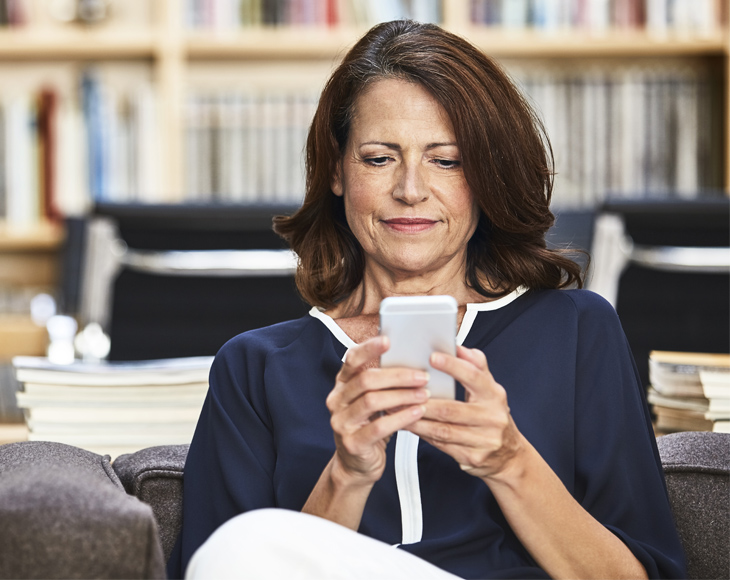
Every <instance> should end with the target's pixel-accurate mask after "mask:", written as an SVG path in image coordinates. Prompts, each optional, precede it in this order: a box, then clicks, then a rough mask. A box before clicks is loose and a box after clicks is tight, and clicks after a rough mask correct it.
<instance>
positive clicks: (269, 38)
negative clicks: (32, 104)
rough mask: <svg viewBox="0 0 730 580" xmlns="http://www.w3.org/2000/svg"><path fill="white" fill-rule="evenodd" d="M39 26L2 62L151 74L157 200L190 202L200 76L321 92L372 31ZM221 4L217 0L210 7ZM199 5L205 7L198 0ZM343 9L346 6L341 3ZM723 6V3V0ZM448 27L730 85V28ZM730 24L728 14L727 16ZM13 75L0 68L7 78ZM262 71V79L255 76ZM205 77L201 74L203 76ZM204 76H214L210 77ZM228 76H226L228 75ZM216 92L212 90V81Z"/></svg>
mask: <svg viewBox="0 0 730 580" xmlns="http://www.w3.org/2000/svg"><path fill="white" fill-rule="evenodd" d="M26 2H27V5H28V13H29V14H31V15H32V17H33V18H32V24H27V25H25V26H23V27H16V28H13V27H10V28H6V29H3V30H0V65H2V64H6V65H7V64H9V63H12V64H14V65H15V66H16V67H23V66H30V65H32V64H35V63H48V64H49V65H50V66H52V65H53V63H54V62H57V61H64V62H68V61H71V62H75V63H77V64H84V63H92V62H93V63H102V64H103V63H113V62H117V63H122V62H123V63H129V62H134V63H137V64H139V65H141V66H143V67H144V68H145V69H146V71H147V72H146V74H147V75H148V76H149V78H150V80H151V82H152V83H153V85H154V87H155V90H156V94H157V98H158V103H164V106H159V107H158V109H159V110H158V117H157V123H158V130H159V135H160V144H159V147H160V151H161V159H160V163H159V168H158V169H159V181H160V183H159V185H158V191H157V192H156V193H155V194H154V195H153V196H152V197H154V198H155V199H153V200H152V201H155V202H159V201H163V202H175V201H181V197H182V195H183V194H182V192H183V191H184V189H185V185H184V183H183V181H184V180H185V177H184V176H185V166H186V159H185V150H184V148H185V125H186V116H185V102H186V97H187V95H188V94H189V91H190V89H191V87H193V88H194V87H195V81H194V79H195V78H196V74H197V73H196V71H199V70H202V71H205V69H207V68H210V67H211V66H212V67H215V66H220V65H227V66H228V67H229V69H228V70H230V71H235V75H236V76H237V77H238V82H239V84H241V83H244V82H245V78H246V75H247V74H249V73H248V71H247V69H251V68H255V67H256V66H261V65H262V63H263V66H264V67H266V66H271V68H272V70H273V71H274V72H273V73H272V74H274V75H275V76H276V78H275V79H274V80H273V81H271V82H270V83H269V84H275V83H276V82H277V80H276V79H277V78H278V79H279V80H281V79H286V78H287V77H288V76H289V75H290V74H291V75H294V76H300V77H301V73H300V72H299V69H300V68H301V67H303V66H307V65H308V64H309V65H314V68H316V70H317V72H316V73H311V74H310V77H311V78H310V82H309V83H308V84H309V86H310V87H312V88H313V89H316V88H319V87H320V86H321V84H322V82H323V81H324V79H325V78H326V76H327V73H328V72H329V71H330V70H331V68H332V65H333V63H335V62H336V61H337V60H338V58H339V57H340V56H341V55H342V54H344V51H345V50H346V49H347V48H348V47H349V46H351V45H352V43H353V42H354V41H355V40H356V39H357V38H358V37H359V36H360V35H361V34H362V33H363V32H364V31H365V30H366V29H367V26H364V25H350V24H342V25H338V26H329V27H328V26H311V27H303V26H300V27H297V26H287V27H272V26H254V27H242V28H238V29H235V28H234V29H226V30H224V31H210V30H206V29H190V28H189V27H188V26H186V24H185V20H186V15H185V13H184V10H185V6H186V5H188V4H189V3H188V4H186V3H185V2H183V1H182V0H157V1H156V2H153V3H152V2H145V1H144V0H128V1H127V2H124V3H122V2H120V1H119V0H116V2H113V3H112V17H111V18H110V20H109V22H105V23H102V24H99V25H95V26H89V27H83V26H79V25H74V24H71V25H69V24H59V23H54V22H53V21H52V20H51V19H50V17H49V16H48V15H47V14H44V3H43V2H42V1H41V0H26ZM210 3H211V4H215V2H214V1H213V0H211V2H210ZM198 4H202V3H201V2H199V3H198ZM340 4H342V2H341V3H340ZM717 6H720V3H719V2H718V3H717ZM441 10H442V24H443V26H444V27H446V28H448V29H450V30H453V31H454V32H456V33H459V34H462V35H464V36H466V37H467V38H469V39H470V40H471V41H472V42H474V43H475V44H476V45H477V46H479V47H480V48H482V49H483V50H484V51H485V52H487V53H489V54H490V55H493V56H495V57H497V58H498V59H501V60H504V61H505V63H507V64H508V67H509V63H512V62H520V61H525V60H530V59H543V60H544V59H550V60H552V61H554V62H556V63H558V64H565V63H566V62H569V61H580V62H581V63H586V62H590V61H594V62H596V63H598V66H599V67H600V66H602V65H601V63H602V62H605V61H608V60H610V61H612V62H613V63H615V62H630V61H636V60H639V59H646V60H651V61H654V62H656V61H662V60H668V59H683V60H684V61H685V62H690V63H698V64H702V65H703V66H705V65H708V64H709V66H710V67H711V68H713V70H719V71H720V74H721V76H722V77H723V80H724V83H725V84H726V85H727V83H728V79H729V78H730V58H729V55H730V35H729V34H728V29H727V25H722V26H720V27H717V28H715V29H712V30H706V31H704V32H702V33H701V34H700V33H694V32H692V31H686V30H685V31H681V32H677V33H674V32H673V31H671V30H669V31H668V32H666V33H662V34H657V33H652V32H651V31H647V30H646V29H631V30H625V29H621V30H612V29H610V28H609V29H607V30H605V31H601V32H600V33H595V32H593V33H591V32H589V31H585V30H573V31H565V30H560V31H558V32H555V33H545V32H542V31H535V30H534V29H525V30H518V29H500V28H495V27H493V26H484V25H478V24H474V23H472V22H471V18H470V14H471V11H472V5H471V3H470V0H444V1H443V4H442V9H441ZM725 19H726V16H725ZM13 74H14V73H12V72H7V71H5V70H2V68H0V77H6V78H12V76H13ZM254 74H255V73H254ZM197 76H200V75H197ZM203 76H205V75H204V74H203ZM224 76H225V75H224V74H223V73H222V74H221V78H222V77H224ZM208 87H210V85H208ZM728 92H729V91H728V90H725V95H724V96H723V99H722V112H721V116H722V117H723V119H722V122H723V123H724V126H725V131H724V133H723V141H724V143H723V148H724V153H723V155H722V161H721V163H722V165H723V168H722V172H723V178H722V181H723V182H724V183H722V186H723V188H724V189H726V190H728V191H730V147H729V146H728V143H730V122H728V121H727V119H730V98H728Z"/></svg>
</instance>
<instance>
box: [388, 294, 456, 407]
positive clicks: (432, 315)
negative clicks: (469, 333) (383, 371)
mask: <svg viewBox="0 0 730 580" xmlns="http://www.w3.org/2000/svg"><path fill="white" fill-rule="evenodd" d="M457 308H458V305H457V303H456V300H455V299H454V298H453V297H451V296H393V297H389V298H385V299H384V300H383V301H382V302H381V303H380V334H381V335H385V336H387V337H388V338H389V339H390V348H389V349H388V351H387V352H386V353H384V354H383V355H382V356H381V357H380V366H381V367H396V366H398V367H400V366H403V367H411V368H415V369H421V370H424V371H426V372H428V373H429V375H430V379H429V381H428V384H427V385H426V388H427V389H428V390H429V391H431V396H432V397H435V398H439V399H454V398H455V396H456V386H455V385H454V379H453V377H451V376H449V375H447V374H446V373H444V372H441V371H437V370H436V369H434V368H433V367H431V365H430V364H429V358H430V357H431V353H433V352H434V351H438V352H443V353H446V354H451V355H453V354H455V353H456V313H457Z"/></svg>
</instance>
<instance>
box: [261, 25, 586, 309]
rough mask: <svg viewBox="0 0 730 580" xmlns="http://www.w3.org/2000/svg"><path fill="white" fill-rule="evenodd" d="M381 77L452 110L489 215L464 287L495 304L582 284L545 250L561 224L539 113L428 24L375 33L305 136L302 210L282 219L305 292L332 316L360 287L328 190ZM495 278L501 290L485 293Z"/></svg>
mask: <svg viewBox="0 0 730 580" xmlns="http://www.w3.org/2000/svg"><path fill="white" fill-rule="evenodd" d="M383 78H397V79H402V80H406V81H409V82H416V83H419V84H420V85H421V86H423V87H424V88H425V89H426V90H428V91H429V92H430V93H431V94H432V95H433V96H434V98H435V99H436V100H437V101H438V102H439V103H440V104H441V106H442V107H443V108H444V109H445V110H446V112H447V114H448V115H449V118H450V119H451V122H452V125H453V127H454V133H455V136H456V141H457V143H458V144H459V149H460V152H461V158H462V166H463V170H464V176H465V178H466V181H467V183H468V185H469V187H470V189H471V191H472V194H473V195H474V197H475V199H476V203H477V204H478V206H479V208H480V210H481V212H480V213H481V215H480V219H479V224H478V226H477V230H476V232H475V233H474V235H473V236H472V238H471V239H470V240H469V242H468V247H467V280H466V282H467V284H469V286H471V287H472V288H474V289H475V290H476V291H477V292H479V293H480V294H482V295H484V296H487V297H496V296H501V295H504V294H506V293H508V292H511V291H512V290H514V289H515V288H517V287H518V286H522V285H524V286H526V287H528V288H531V289H533V288H564V287H567V286H571V285H576V286H578V287H581V286H582V272H581V268H580V266H578V265H577V264H576V263H575V262H573V261H572V260H570V259H569V258H568V257H567V256H566V255H565V254H564V253H563V252H562V251H559V250H551V249H548V248H547V247H546V244H545V233H546V232H547V230H548V229H549V228H550V226H551V225H552V224H553V223H554V221H555V218H554V216H553V214H552V213H551V212H550V209H549V203H550V198H551V194H552V187H553V158H552V149H551V147H550V143H549V140H548V138H547V135H546V134H545V130H544V128H543V126H542V123H541V122H540V120H539V119H538V117H537V116H536V115H535V113H534V112H533V110H532V108H531V107H530V106H529V105H528V103H527V102H526V101H525V99H524V97H523V96H522V95H521V94H520V92H519V91H518V90H517V88H515V86H514V85H513V83H512V82H511V81H510V80H509V78H508V77H507V75H506V74H505V73H504V72H503V70H502V69H501V68H500V67H499V66H498V65H497V64H496V63H495V62H494V61H493V60H492V59H490V58H489V57H487V56H486V55H485V54H484V53H482V52H481V51H480V50H479V49H477V48H476V47H474V46H473V45H471V44H470V43H469V42H467V41H466V40H464V39H462V38H460V37H458V36H455V35H454V34H451V33H449V32H446V31H445V30H443V29H441V28H439V27H438V26H435V25H432V24H419V23H416V22H413V21H408V20H398V21H394V22H387V23H384V24H379V25H376V26H374V27H373V28H372V29H371V30H370V31H369V32H368V33H367V34H365V36H363V38H362V39H360V40H359V41H358V43H357V44H356V45H355V46H354V47H353V48H352V49H351V50H350V51H349V52H348V53H347V55H346V56H345V58H344V60H343V62H342V63H341V64H340V66H339V67H338V68H337V69H336V70H335V72H334V73H333V74H332V76H331V77H330V79H329V81H328V82H327V84H326V85H325V88H324V90H323V91H322V95H321V98H320V101H319V105H318V107H317V111H316V113H315V115H314V119H313V121H312V126H311V128H310V131H309V136H308V139H307V149H306V166H307V180H306V183H307V188H306V196H305V199H304V203H303V205H302V207H301V208H300V209H299V210H298V211H297V212H296V213H295V214H294V215H292V216H289V217H286V216H278V217H276V218H275V219H274V230H275V231H276V232H277V233H278V234H279V235H281V236H282V237H283V238H284V239H286V240H287V241H288V242H289V244H290V246H291V248H292V249H293V250H294V251H295V252H296V253H297V254H298V255H299V268H298V270H297V278H296V280H297V286H298V288H299V291H300V293H301V294H302V296H303V297H304V299H305V300H306V301H307V302H309V303H310V304H312V305H315V306H322V307H325V308H330V307H332V306H334V305H335V304H337V303H338V302H340V301H341V300H343V299H344V298H346V297H347V296H349V295H350V293H351V292H353V291H354V290H355V289H356V288H357V286H358V285H359V284H360V282H361V281H362V276H363V269H364V264H365V258H364V255H363V252H362V249H361V247H360V245H359V243H358V241H357V240H356V238H355V236H354V235H353V234H352V232H351V231H350V228H349V226H348V225H347V221H346V219H345V211H344V201H343V198H342V197H338V196H336V195H334V194H333V193H332V190H331V186H330V184H331V180H332V176H333V175H334V173H335V170H336V167H337V164H338V163H339V161H340V159H341V158H342V155H343V154H344V152H345V148H346V146H347V141H348V137H349V129H350V124H351V121H352V116H353V107H354V104H355V101H356V99H357V98H358V96H359V95H361V94H362V93H363V91H364V90H365V88H366V87H368V86H369V85H370V84H372V83H373V82H374V81H377V80H380V79H383ZM485 278H486V280H488V281H489V283H490V284H491V285H492V288H499V292H495V291H493V290H491V289H489V288H487V287H485V285H484V280H485Z"/></svg>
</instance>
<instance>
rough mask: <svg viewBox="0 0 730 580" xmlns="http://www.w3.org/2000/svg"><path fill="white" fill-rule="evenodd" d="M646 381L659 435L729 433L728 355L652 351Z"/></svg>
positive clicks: (729, 366) (729, 381)
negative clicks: (677, 432) (709, 432)
mask: <svg viewBox="0 0 730 580" xmlns="http://www.w3.org/2000/svg"><path fill="white" fill-rule="evenodd" d="M649 382H650V383H651V384H650V386H649V390H648V396H647V399H648V401H649V403H650V404H651V405H652V409H653V412H654V415H655V417H656V419H655V423H654V427H655V429H656V431H657V432H658V433H659V434H663V433H673V432H676V431H723V430H728V431H730V354H711V353H692V352H668V351H656V350H655V351H652V352H651V353H650V354H649Z"/></svg>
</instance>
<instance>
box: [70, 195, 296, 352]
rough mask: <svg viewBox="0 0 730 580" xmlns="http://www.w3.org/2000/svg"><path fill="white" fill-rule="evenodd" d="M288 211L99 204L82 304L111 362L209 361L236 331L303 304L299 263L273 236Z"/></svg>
mask: <svg viewBox="0 0 730 580" xmlns="http://www.w3.org/2000/svg"><path fill="white" fill-rule="evenodd" d="M295 209H296V207H294V206H232V205H211V204H205V205H185V204H183V205H134V204H133V205H129V204H123V205H122V204H119V205H116V204H115V205H111V204H105V205H104V204H102V205H98V206H97V207H96V208H95V210H94V212H93V214H92V216H91V217H90V219H89V223H88V225H87V231H86V234H85V235H86V245H85V259H84V263H85V266H84V275H83V276H82V289H81V291H80V295H81V296H82V299H81V304H80V307H79V310H80V313H81V316H80V318H81V319H82V321H83V322H98V323H100V324H101V325H102V327H103V328H105V330H106V331H107V333H108V334H109V335H110V338H111V351H110V353H109V359H110V360H142V359H156V358H168V357H183V356H200V355H213V354H215V353H216V352H217V351H218V349H219V348H220V347H221V346H222V345H223V343H225V342H226V341H227V340H228V339H230V338H231V337H233V336H235V335H236V334H238V333H240V332H243V331H246V330H250V329H253V328H258V327H261V326H266V325H269V324H274V323H276V322H281V321H284V320H289V319H292V318H296V317H299V316H302V315H303V314H305V313H306V312H307V311H308V309H309V307H308V306H307V305H306V304H305V303H304V302H303V301H302V300H301V298H300V297H299V295H298V293H297V291H296V287H295V284H294V277H293V274H294V269H295V265H296V257H295V256H294V255H293V254H292V253H291V252H290V251H289V250H288V249H286V245H285V243H284V242H283V241H282V240H281V239H280V238H279V237H278V236H277V235H276V234H274V232H273V231H272V228H271V220H272V217H273V216H274V215H278V214H288V213H291V212H293V211H294V210H295Z"/></svg>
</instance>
